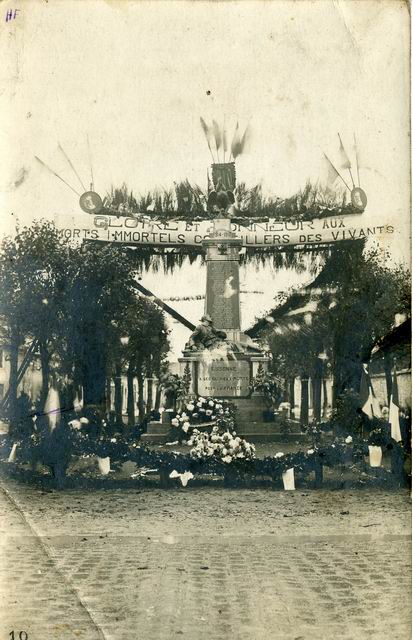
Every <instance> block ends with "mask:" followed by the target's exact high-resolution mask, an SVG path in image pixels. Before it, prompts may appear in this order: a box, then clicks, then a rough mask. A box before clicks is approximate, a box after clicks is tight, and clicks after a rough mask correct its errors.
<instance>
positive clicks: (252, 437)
mask: <svg viewBox="0 0 412 640" xmlns="http://www.w3.org/2000/svg"><path fill="white" fill-rule="evenodd" d="M238 435H239V436H242V437H243V438H245V440H247V441H248V442H252V443H254V444H255V443H256V444H257V443H261V442H284V443H289V442H302V443H303V442H307V444H309V441H308V439H307V436H306V434H305V433H289V434H287V435H284V434H283V433H240V432H238Z"/></svg>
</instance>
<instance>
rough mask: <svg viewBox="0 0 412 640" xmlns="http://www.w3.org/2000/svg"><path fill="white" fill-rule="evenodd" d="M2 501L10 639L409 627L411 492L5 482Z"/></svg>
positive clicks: (156, 638)
mask: <svg viewBox="0 0 412 640" xmlns="http://www.w3.org/2000/svg"><path fill="white" fill-rule="evenodd" d="M0 509H1V512H0V515H1V525H0V531H1V545H2V560H1V563H0V569H1V576H2V581H1V603H0V608H1V609H2V610H3V611H5V612H6V613H5V614H4V613H3V614H2V616H1V615H0V618H1V624H0V640H3V638H4V639H6V638H7V639H8V638H9V637H10V635H9V634H10V631H11V630H13V629H14V630H15V631H20V630H25V631H26V632H27V634H28V638H29V640H45V639H46V638H47V639H49V638H50V639H56V640H60V639H62V640H66V638H77V639H80V640H81V638H83V639H84V640H94V639H95V638H106V639H107V640H163V639H165V640H166V639H168V640H169V639H170V638H172V639H173V638H190V640H206V639H207V640H220V639H224V640H226V639H230V640H232V639H235V640H243V639H244V640H272V639H273V640H286V639H287V640H297V639H299V640H315V639H316V640H320V639H324V640H330V638H333V637H336V638H339V639H342V640H349V639H356V640H358V639H362V640H363V639H365V640H366V639H368V640H369V638H374V639H378V640H380V639H382V640H383V638H385V639H386V638H391V639H393V640H406V639H409V638H410V636H411V630H412V618H411V613H410V601H411V596H412V585H411V555H412V554H411V550H412V546H411V538H410V534H411V521H410V500H409V497H408V495H407V492H406V491H398V492H390V491H383V490H377V489H376V490H370V489H369V490H366V489H363V490H362V489H358V490H356V491H355V490H354V491H350V492H342V491H330V490H318V491H306V492H303V491H296V492H284V491H273V490H268V489H263V488H261V489H255V490H250V489H249V490H246V489H233V490H228V489H226V490H225V489H222V488H218V487H195V486H193V487H188V488H187V489H183V488H180V489H170V490H160V489H158V488H155V487H152V488H150V487H148V488H145V489H138V488H136V489H135V490H133V489H127V490H117V491H115V490H112V491H85V490H84V489H83V490H70V491H64V492H55V491H50V492H49V491H45V490H41V489H36V488H33V487H30V486H28V485H19V484H18V483H17V482H15V481H12V480H5V481H4V483H3V491H0ZM22 513H24V514H25V516H24V517H23V515H22ZM16 637H18V635H17V634H16Z"/></svg>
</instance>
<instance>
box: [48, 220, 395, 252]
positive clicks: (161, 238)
mask: <svg viewBox="0 0 412 640" xmlns="http://www.w3.org/2000/svg"><path fill="white" fill-rule="evenodd" d="M56 227H57V229H59V231H60V234H61V235H62V237H64V238H67V239H71V240H74V241H76V240H77V241H79V242H81V241H83V240H97V241H100V242H119V243H123V244H128V245H160V246H161V245H163V246H172V247H173V246H177V247H179V246H180V247H181V246H198V247H201V245H202V242H203V240H206V239H207V238H210V235H211V234H212V233H214V232H215V227H214V221H213V220H199V221H195V220H194V221H193V222H186V221H184V220H170V221H167V222H163V221H156V220H150V219H142V218H138V217H133V216H130V217H126V216H119V217H117V216H112V215H104V214H99V215H87V214H83V215H78V216H73V217H72V218H70V217H68V216H56ZM231 230H232V231H233V232H234V233H235V234H236V237H238V238H239V239H241V240H242V244H243V246H244V247H287V246H293V245H310V244H314V245H316V244H325V243H333V242H340V241H342V240H360V239H365V238H371V237H372V238H376V239H377V238H379V237H380V236H382V235H386V234H392V233H393V232H394V227H393V226H392V225H390V224H380V225H376V224H373V223H372V224H371V223H369V225H368V224H367V223H366V224H365V221H364V218H363V217H362V216H361V215H359V214H348V215H341V216H338V217H333V218H332V217H330V218H329V217H324V218H315V219H314V220H276V219H274V218H268V219H267V220H266V221H265V222H253V221H252V220H251V219H248V220H247V222H245V223H239V222H232V223H231ZM214 237H218V236H217V235H216V233H214Z"/></svg>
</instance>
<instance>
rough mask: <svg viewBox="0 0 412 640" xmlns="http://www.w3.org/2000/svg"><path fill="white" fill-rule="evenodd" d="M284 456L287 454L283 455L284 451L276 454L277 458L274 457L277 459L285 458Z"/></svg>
mask: <svg viewBox="0 0 412 640" xmlns="http://www.w3.org/2000/svg"><path fill="white" fill-rule="evenodd" d="M284 455H285V454H284V453H282V451H278V452H277V453H275V456H274V457H275V458H283V456H284Z"/></svg>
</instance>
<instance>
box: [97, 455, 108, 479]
mask: <svg viewBox="0 0 412 640" xmlns="http://www.w3.org/2000/svg"><path fill="white" fill-rule="evenodd" d="M97 464H98V465H99V471H100V473H101V474H102V476H107V474H108V473H109V471H110V457H109V456H107V458H99V456H97Z"/></svg>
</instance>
